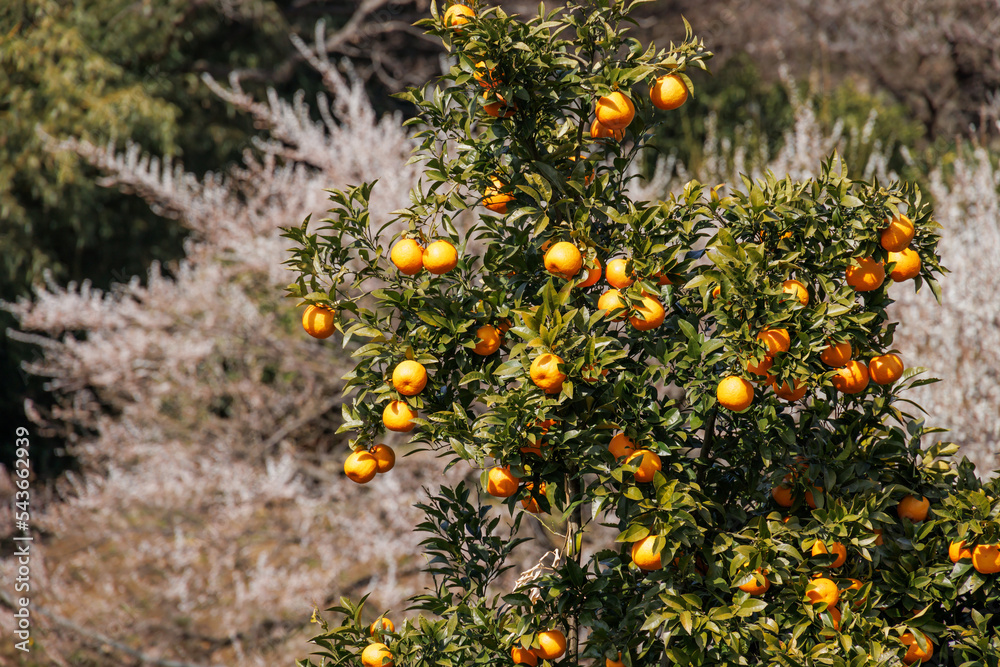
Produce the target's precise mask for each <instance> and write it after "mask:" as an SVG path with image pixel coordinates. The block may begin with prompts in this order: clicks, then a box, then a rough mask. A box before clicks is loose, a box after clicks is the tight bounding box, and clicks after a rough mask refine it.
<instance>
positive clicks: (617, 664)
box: [604, 651, 625, 667]
mask: <svg viewBox="0 0 1000 667" xmlns="http://www.w3.org/2000/svg"><path fill="white" fill-rule="evenodd" d="M604 667H625V663H624V662H622V652H621V651H618V659H617V660H612V659H611V658H605V659H604Z"/></svg>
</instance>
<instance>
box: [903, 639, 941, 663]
mask: <svg viewBox="0 0 1000 667" xmlns="http://www.w3.org/2000/svg"><path fill="white" fill-rule="evenodd" d="M920 634H922V635H923V636H924V639H925V640H926V642H927V650H926V651H925V650H923V649H921V648H920V647H919V646H918V645H917V638H916V637H914V636H913V633H912V632H907V633H906V634H904V635H903V636H902V637H900V638H899V641H900V642H902V644H903V646H907V647H909V648H907V650H906V655H904V656H903V662H905V663H906V664H908V665H912V664H913V663H915V662H916V661H917V660H930V659H931V656H932V655H934V644H932V643H931V638H930V637H928V636H927V635H926V634H925V633H923V632H921V633H920Z"/></svg>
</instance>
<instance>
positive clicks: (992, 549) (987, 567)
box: [972, 544, 1000, 574]
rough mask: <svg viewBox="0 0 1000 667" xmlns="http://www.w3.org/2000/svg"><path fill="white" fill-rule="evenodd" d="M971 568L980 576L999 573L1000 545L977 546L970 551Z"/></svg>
mask: <svg viewBox="0 0 1000 667" xmlns="http://www.w3.org/2000/svg"><path fill="white" fill-rule="evenodd" d="M972 567H974V568H976V572H979V573H981V574H996V573H997V572H1000V544H977V545H976V546H975V548H973V550H972Z"/></svg>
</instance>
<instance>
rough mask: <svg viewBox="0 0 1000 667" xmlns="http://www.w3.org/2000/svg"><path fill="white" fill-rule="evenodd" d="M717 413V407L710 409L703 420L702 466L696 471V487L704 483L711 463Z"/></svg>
mask: <svg viewBox="0 0 1000 667" xmlns="http://www.w3.org/2000/svg"><path fill="white" fill-rule="evenodd" d="M718 412H719V408H718V406H716V407H714V408H712V411H711V412H709V413H708V419H707V420H705V440H704V442H703V443H702V446H701V457H700V458H701V463H702V466H701V468H699V469H698V486H701V485H702V484H703V483H704V481H705V473H706V472H707V471H708V466H709V464H710V463H711V461H712V445H713V444H715V416H716V415H717V414H718Z"/></svg>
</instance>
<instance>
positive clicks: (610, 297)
mask: <svg viewBox="0 0 1000 667" xmlns="http://www.w3.org/2000/svg"><path fill="white" fill-rule="evenodd" d="M627 307H628V304H626V303H625V300H624V299H623V298H622V293H621V292H619V291H618V290H616V289H609V290H608V291H607V292H605V293H604V294H602V295H601V298H600V299H598V300H597V308H598V309H599V310H606V311H608V314H609V315H610V314H611V312H612V311H619V314H618V315H617V316H616V317H614V318H612V319H615V320H621V319H624V318H625V314H624V313H623V312H620V311H622V310H623V309H625V308H627Z"/></svg>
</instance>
